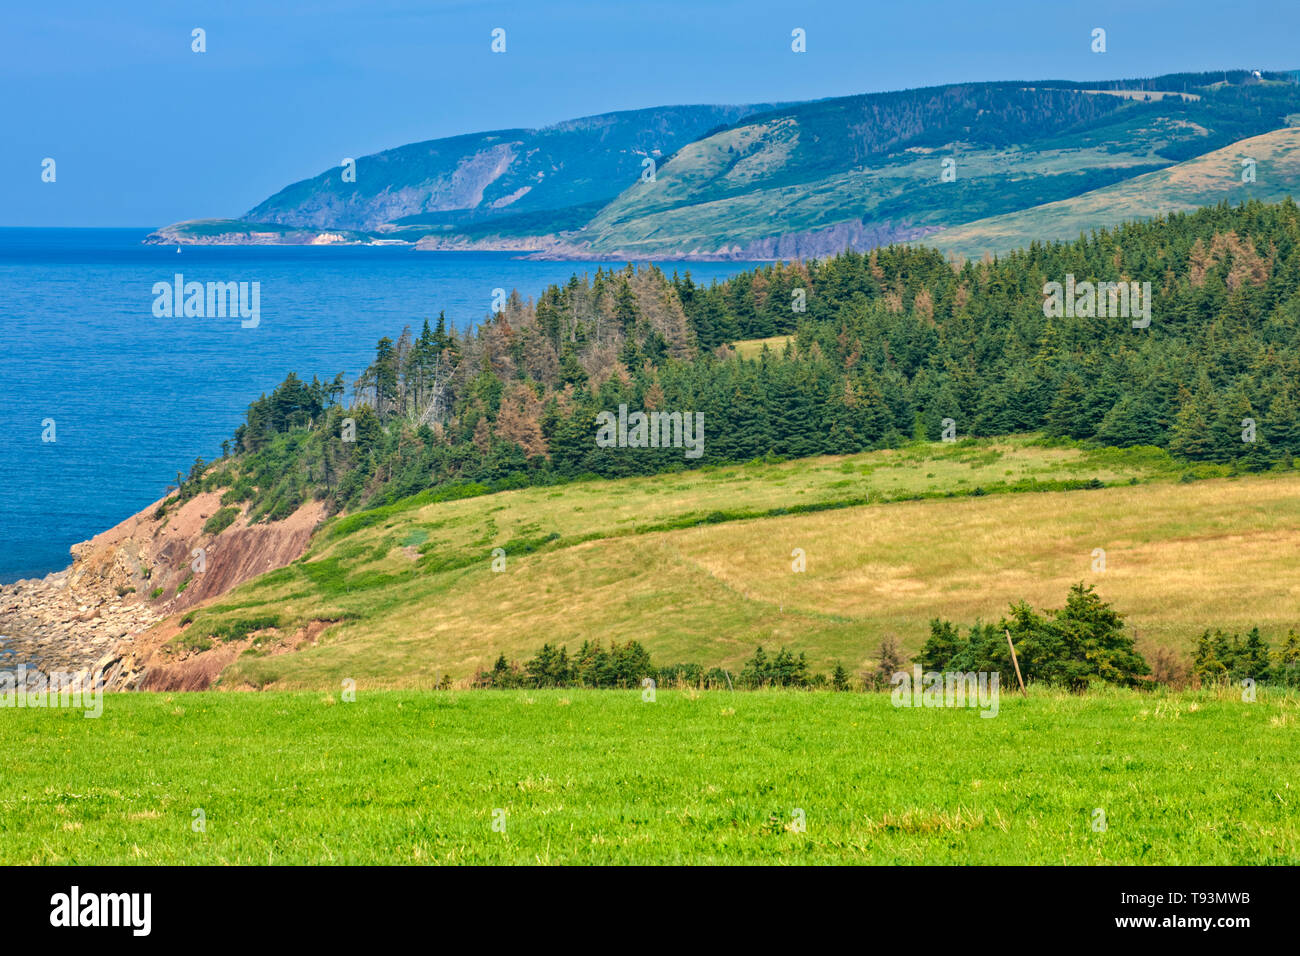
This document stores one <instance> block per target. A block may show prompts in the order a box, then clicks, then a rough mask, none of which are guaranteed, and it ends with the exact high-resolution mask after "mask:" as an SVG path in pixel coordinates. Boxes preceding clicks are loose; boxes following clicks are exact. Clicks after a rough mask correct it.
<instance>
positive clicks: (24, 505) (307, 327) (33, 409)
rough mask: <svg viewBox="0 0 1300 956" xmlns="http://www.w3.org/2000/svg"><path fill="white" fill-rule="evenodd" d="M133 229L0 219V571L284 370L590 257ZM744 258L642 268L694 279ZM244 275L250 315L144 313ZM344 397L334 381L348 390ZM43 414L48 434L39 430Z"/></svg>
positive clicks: (359, 356)
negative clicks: (153, 241)
mask: <svg viewBox="0 0 1300 956" xmlns="http://www.w3.org/2000/svg"><path fill="white" fill-rule="evenodd" d="M146 234H147V230H143V229H0V382H2V383H4V385H5V386H6V393H7V394H6V396H5V398H6V400H5V402H4V405H5V412H4V414H2V415H0V583H7V582H9V581H13V580H16V579H17V578H22V577H35V576H39V575H43V574H46V573H48V572H50V571H54V570H57V569H59V568H62V567H65V566H66V565H67V564H68V562H69V554H68V547H69V546H70V545H72V544H74V543H76V542H78V541H83V540H85V539H86V538H89V537H91V536H92V535H95V534H97V533H98V532H100V531H103V530H105V529H106V528H109V527H112V526H113V525H115V524H117V523H118V522H119V521H121V520H122V519H124V518H126V517H128V516H130V515H132V514H134V513H135V512H137V511H139V510H140V509H142V508H144V507H145V506H146V505H148V504H149V503H150V502H152V501H155V500H157V499H158V498H160V497H162V495H163V493H164V491H165V490H166V487H167V485H168V484H169V483H170V482H172V481H174V480H175V476H176V473H177V472H178V471H182V472H188V470H189V467H190V465H191V464H193V462H194V459H195V458H196V457H198V456H202V457H203V458H204V459H206V460H212V459H213V458H215V457H217V456H218V455H219V454H220V451H221V442H222V440H223V439H226V438H230V437H231V436H232V434H233V432H234V430H235V426H236V425H238V424H239V423H240V421H242V418H243V413H244V411H245V409H246V408H247V406H248V403H249V402H251V401H252V400H254V399H256V398H257V397H258V396H259V395H260V394H262V393H263V392H265V391H269V390H270V389H271V388H273V387H275V385H276V384H278V383H279V382H280V381H281V380H282V379H283V378H284V376H285V375H286V374H287V373H288V372H290V371H293V372H297V373H298V374H299V375H300V376H303V377H306V378H308V379H310V377H311V376H312V375H320V376H321V377H322V378H326V377H330V378H332V377H333V376H334V375H335V374H337V373H338V372H344V373H345V374H346V380H347V381H348V382H349V383H350V382H351V380H352V379H353V378H354V377H355V376H356V375H357V373H358V372H360V370H361V369H362V368H364V367H365V365H366V364H367V362H368V361H369V360H370V359H371V358H373V355H374V346H375V343H376V342H377V341H378V340H379V338H380V337H382V336H384V335H390V336H393V337H394V338H396V337H397V335H398V334H399V333H400V332H401V330H402V327H403V326H404V325H408V324H409V325H411V326H412V327H413V330H414V331H418V330H419V326H420V323H421V322H423V320H424V319H425V318H429V319H431V320H432V319H436V317H437V315H438V312H439V310H445V311H446V313H447V318H448V319H449V320H450V321H451V322H452V323H453V324H454V325H456V326H457V327H458V328H465V327H466V326H468V325H470V324H472V323H475V322H478V321H480V320H481V319H482V318H483V317H484V316H486V315H487V313H488V311H489V308H490V305H491V300H492V290H493V289H496V288H503V289H506V290H507V291H508V290H510V289H516V288H517V289H518V290H519V291H520V293H521V294H522V295H524V296H526V297H528V296H531V297H534V298H535V297H536V296H537V294H538V293H540V292H541V291H542V290H543V289H544V288H545V287H546V286H547V285H550V284H552V283H559V282H564V281H566V280H567V279H568V278H569V276H570V275H572V274H573V273H575V272H577V273H579V274H581V273H583V272H587V273H590V272H594V271H595V269H596V268H597V264H596V263H582V262H532V261H527V260H523V259H516V258H513V257H512V256H511V255H510V254H508V253H435V252H417V251H415V250H414V249H413V248H411V247H401V246H386V247H358V246H339V247H312V246H228V247H222V246H186V247H184V249H183V250H182V251H181V252H180V253H179V254H178V253H177V251H176V248H175V247H173V246H152V245H144V244H143V243H142V242H141V240H142V239H143V238H144V237H145V235H146ZM748 266H749V264H747V263H730V262H729V263H698V262H696V263H681V264H674V263H660V267H661V268H663V269H664V271H665V272H668V273H669V274H671V272H672V271H673V269H674V268H676V269H679V270H684V269H687V268H689V269H690V270H691V274H692V275H693V276H694V277H695V279H696V281H697V282H706V283H707V282H708V281H710V280H712V279H714V278H722V277H725V276H728V275H732V274H734V273H736V272H738V271H740V270H742V269H745V268H748ZM176 273H181V274H183V275H184V276H185V281H187V282H189V281H198V282H259V283H261V298H260V307H261V321H260V323H259V324H258V326H257V327H256V328H243V327H242V325H241V322H240V320H239V318H202V319H200V318H162V319H160V318H155V317H154V314H153V303H154V298H155V296H154V295H153V291H152V289H153V285H154V283H156V282H168V283H170V282H172V280H173V277H174V275H175V274H176ZM349 394H350V390H349ZM47 419H52V420H53V422H54V435H55V439H56V440H55V441H53V442H49V441H44V440H43V434H45V433H47V431H48V429H47V427H46V426H45V424H44V422H45V421H46V420H47Z"/></svg>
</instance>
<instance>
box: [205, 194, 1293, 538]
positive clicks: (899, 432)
mask: <svg viewBox="0 0 1300 956" xmlns="http://www.w3.org/2000/svg"><path fill="white" fill-rule="evenodd" d="M1068 277H1074V280H1075V281H1077V282H1078V283H1083V282H1097V281H1115V282H1119V281H1124V282H1130V281H1131V282H1138V283H1142V282H1150V283H1151V289H1152V300H1151V321H1150V324H1149V325H1148V326H1147V327H1145V328H1141V327H1134V323H1133V322H1130V321H1129V320H1127V319H1124V318H1093V317H1084V316H1082V315H1074V316H1067V317H1054V318H1048V317H1047V315H1046V314H1045V311H1046V310H1045V309H1044V293H1045V287H1046V285H1047V284H1048V283H1050V282H1063V281H1066V280H1067V278H1068ZM800 307H802V309H803V311H800V310H799V309H800ZM780 335H788V336H790V340H789V342H788V344H787V345H786V346H785V348H784V349H783V350H782V351H780V352H773V351H771V350H764V351H763V352H762V353H761V354H759V355H758V356H757V357H755V358H741V357H739V356H738V355H737V354H736V353H735V352H734V351H733V350H732V349H730V348H729V347H728V343H729V342H732V341H735V340H739V339H753V338H763V337H771V336H780ZM347 384H348V383H345V382H344V381H343V380H342V377H341V376H339V377H337V378H335V379H334V380H332V381H328V382H322V381H320V380H313V381H312V382H311V383H307V382H304V381H303V380H301V379H299V378H298V377H297V376H293V375H291V376H290V377H289V378H288V379H287V380H286V381H285V382H284V383H283V384H282V385H281V386H279V387H278V388H277V389H276V390H275V391H274V392H273V393H272V394H271V395H268V396H263V397H262V398H261V399H259V400H258V401H256V402H254V403H253V404H252V405H251V406H250V408H249V413H248V420H247V422H246V424H245V425H243V426H241V427H240V429H239V430H238V432H237V434H236V436H235V441H234V443H233V445H232V448H231V451H232V453H231V454H230V456H229V457H228V458H225V459H223V460H222V461H221V462H219V463H215V464H213V465H209V466H204V464H203V463H196V466H195V468H194V469H193V470H192V472H191V474H190V477H189V478H188V479H185V480H184V481H182V482H181V490H180V497H181V498H184V497H186V496H187V495H191V494H194V493H197V491H199V490H202V489H208V490H211V489H218V488H219V489H225V492H224V494H225V495H226V496H227V503H239V502H249V503H251V504H252V506H253V513H254V515H255V516H264V517H271V518H275V517H279V516H282V515H285V514H288V513H290V512H292V511H293V510H294V509H295V508H296V507H298V506H299V505H300V504H301V503H303V502H304V501H307V500H310V499H312V498H319V499H324V500H325V501H326V503H327V507H328V508H329V509H330V510H332V511H339V510H352V509H356V508H360V507H366V506H372V505H376V504H382V503H385V502H391V501H395V500H397V499H399V498H402V497H405V496H408V495H411V494H415V493H417V492H421V491H428V490H432V491H433V493H435V494H448V495H455V494H460V493H462V492H463V490H464V489H465V488H467V487H472V488H479V489H482V488H485V487H496V488H501V487H511V486H518V485H527V484H545V483H551V482H558V481H565V480H570V479H573V478H576V477H580V476H584V475H590V476H603V477H618V476H627V475H634V474H647V473H652V472H658V471H666V470H679V469H683V468H688V467H694V466H697V465H700V464H716V463H720V462H728V461H747V460H751V459H754V458H760V457H764V456H786V457H802V456H808V455H816V454H824V453H849V452H856V451H862V450H867V449H873V448H882V447H890V446H895V445H899V444H902V443H904V442H906V441H908V440H910V439H912V438H914V437H922V438H927V439H930V440H938V439H940V438H941V437H944V433H945V419H947V420H950V421H949V422H948V423H947V424H948V425H949V429H948V430H949V431H950V432H955V435H956V436H957V437H963V436H996V435H1004V434H1011V433H1016V432H1025V431H1035V430H1041V431H1044V432H1046V433H1047V434H1048V435H1050V436H1058V437H1061V438H1066V439H1075V440H1082V441H1094V442H1098V443H1101V444H1106V445H1116V446H1135V445H1155V446H1160V447H1162V448H1166V449H1168V450H1169V451H1170V452H1172V453H1173V454H1175V455H1176V456H1179V457H1182V458H1184V459H1186V460H1187V461H1188V462H1189V463H1190V464H1189V467H1193V465H1194V463H1195V462H1214V463H1220V464H1225V465H1232V466H1233V467H1241V468H1247V469H1261V468H1268V467H1271V466H1274V465H1277V464H1279V463H1280V464H1281V465H1283V466H1289V463H1290V462H1291V460H1292V459H1293V457H1294V456H1295V455H1296V454H1300V419H1298V418H1297V408H1300V209H1297V207H1296V205H1295V203H1294V202H1292V201H1290V200H1287V201H1285V202H1282V203H1279V204H1275V205H1266V204H1262V203H1258V202H1251V203H1247V204H1243V205H1241V206H1238V207H1228V206H1226V205H1221V206H1216V207H1212V208H1207V209H1203V210H1200V211H1198V212H1196V213H1190V214H1178V215H1175V216H1172V217H1169V218H1166V219H1158V220H1155V221H1152V222H1149V223H1134V224H1128V225H1125V226H1122V227H1120V228H1117V229H1115V230H1104V231H1101V232H1098V233H1096V234H1094V235H1091V236H1088V237H1084V238H1081V239H1079V240H1077V241H1075V242H1070V243H1048V244H1040V243H1035V244H1032V245H1031V246H1030V247H1028V248H1027V249H1025V250H1022V251H1019V252H1016V253H1013V254H1011V255H1008V256H1006V257H1004V258H1000V259H992V260H989V261H985V262H970V261H968V262H965V263H962V264H954V263H950V262H949V261H947V260H945V259H944V257H943V256H942V255H941V254H940V253H939V252H937V251H935V250H932V249H928V248H917V247H908V246H892V247H888V248H885V249H880V250H875V251H872V252H870V253H866V254H860V253H852V252H850V253H845V254H842V255H840V256H836V257H834V258H831V259H828V260H825V261H813V262H809V263H806V264H795V265H784V264H776V265H773V266H770V267H766V268H762V269H758V270H756V271H751V272H747V273H743V274H741V275H739V276H737V277H735V278H733V279H731V280H728V281H727V282H724V283H717V284H714V285H711V286H708V287H703V286H698V285H696V284H695V283H694V282H693V281H692V280H691V278H690V276H689V273H687V274H682V275H673V276H666V275H664V274H663V273H662V272H661V271H660V270H658V269H657V268H655V267H653V266H649V267H643V268H640V269H634V268H632V267H630V266H629V267H626V268H623V269H618V270H608V271H607V270H601V271H598V272H597V273H596V275H595V276H594V277H591V278H579V277H576V276H575V277H573V278H572V279H570V280H569V282H567V283H566V284H564V285H563V286H552V287H551V288H548V289H547V290H545V291H544V292H543V293H542V294H541V295H540V296H539V297H538V298H537V299H536V300H530V299H525V298H523V297H521V296H520V295H519V294H518V293H515V294H514V295H513V296H512V297H511V298H510V300H509V301H508V302H507V303H506V304H505V307H504V309H503V310H502V311H501V312H500V313H498V314H495V315H492V316H490V317H488V318H487V319H485V320H484V321H483V322H482V323H480V324H479V325H478V326H477V327H476V328H474V329H472V330H469V331H466V332H463V333H462V332H457V331H456V330H454V329H448V328H446V326H445V323H443V322H442V321H441V320H438V321H435V322H434V323H432V324H430V323H429V322H427V321H426V322H425V323H424V325H423V327H422V329H421V331H420V333H419V334H412V333H411V332H410V330H407V331H406V332H404V333H402V335H401V336H399V337H398V338H397V339H396V340H393V339H389V338H385V339H383V340H381V341H380V343H379V345H378V348H377V353H376V361H375V363H374V364H373V365H372V366H371V367H370V368H369V369H368V370H367V371H366V372H365V374H363V375H362V376H361V377H360V378H359V379H358V380H357V381H356V382H354V383H351V384H352V396H351V399H350V401H347V402H344V401H343V399H344V396H345V394H346V387H347ZM621 405H622V406H626V407H627V409H628V410H630V411H661V412H668V413H672V412H679V413H683V414H685V413H701V414H702V415H703V428H704V441H703V450H702V451H703V453H702V456H701V457H699V458H698V459H689V458H686V457H685V456H684V455H683V453H682V450H681V448H679V447H666V448H636V447H632V448H629V447H604V446H601V445H600V444H598V443H597V441H596V437H597V432H598V422H599V416H600V413H602V412H609V413H614V412H618V411H619V407H620V406H621ZM345 420H350V421H351V423H352V426H353V427H354V431H355V433H354V435H353V438H354V440H350V441H349V440H346V439H344V438H343V436H344V435H345V434H347V429H348V427H349V426H348V422H347V421H345ZM1247 420H1249V421H1250V423H1251V425H1250V428H1249V431H1250V435H1251V438H1252V439H1253V440H1248V439H1247V438H1246V431H1247V428H1246V423H1247Z"/></svg>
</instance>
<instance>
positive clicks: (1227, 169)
mask: <svg viewBox="0 0 1300 956" xmlns="http://www.w3.org/2000/svg"><path fill="white" fill-rule="evenodd" d="M1244 158H1250V159H1253V160H1255V180H1254V181H1253V182H1243V181H1242V174H1243V172H1244V169H1243V166H1242V163H1241V161H1242V159H1244ZM1298 194H1300V129H1297V128H1294V127H1292V128H1287V129H1281V130H1275V131H1274V132H1271V133H1264V134H1263V135H1261V136H1253V137H1250V138H1248V139H1244V140H1241V141H1240V142H1237V143H1233V144H1232V145H1231V146H1228V147H1226V148H1224V149H1218V150H1215V151H1213V152H1211V153H1207V154H1205V155H1204V156H1198V157H1196V158H1195V159H1189V160H1186V161H1184V162H1181V163H1178V164H1177V165H1174V166H1170V167H1168V168H1166V169H1162V170H1158V171H1156V172H1151V173H1146V174H1144V175H1140V176H1136V177H1134V178H1133V179H1128V180H1125V181H1123V182H1120V183H1115V184H1114V185H1111V186H1106V187H1104V188H1101V189H1095V190H1092V191H1091V192H1086V193H1084V194H1082V195H1080V196H1074V197H1071V198H1070V199H1063V200H1060V201H1058V202H1053V203H1047V204H1045V205H1041V206H1035V207H1033V208H1031V209H1025V210H1021V211H1018V212H1013V213H1007V214H1005V215H1001V216H993V217H990V218H987V219H979V220H976V221H975V222H972V223H968V224H967V225H964V226H956V227H954V228H951V229H944V230H943V231H941V232H938V233H935V234H934V235H931V236H927V237H926V238H925V239H923V240H922V241H923V242H925V243H926V244H928V245H933V246H935V247H936V248H938V249H941V250H943V251H944V252H945V253H948V254H951V255H954V256H965V257H976V258H978V257H979V256H982V255H983V254H984V253H986V252H992V253H995V254H1002V253H1006V252H1009V251H1011V250H1013V249H1019V248H1022V247H1023V246H1026V245H1028V244H1029V243H1030V242H1034V241H1038V242H1052V241H1067V240H1071V239H1075V238H1078V237H1079V236H1080V235H1082V234H1084V233H1087V232H1091V231H1093V230H1095V229H1102V228H1109V227H1113V226H1116V225H1118V224H1119V223H1121V222H1127V221H1133V220H1141V219H1150V218H1153V217H1155V216H1163V215H1168V214H1169V213H1173V212H1187V211H1190V210H1193V209H1197V208H1199V207H1201V206H1208V205H1213V204H1215V203H1218V202H1224V201H1227V202H1234V203H1236V202H1242V201H1245V200H1248V199H1259V200H1261V201H1263V202H1276V201H1279V200H1282V199H1285V198H1287V197H1288V196H1295V195H1298Z"/></svg>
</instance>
